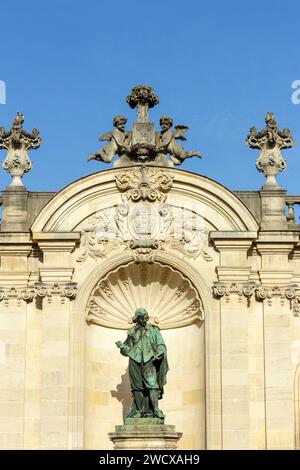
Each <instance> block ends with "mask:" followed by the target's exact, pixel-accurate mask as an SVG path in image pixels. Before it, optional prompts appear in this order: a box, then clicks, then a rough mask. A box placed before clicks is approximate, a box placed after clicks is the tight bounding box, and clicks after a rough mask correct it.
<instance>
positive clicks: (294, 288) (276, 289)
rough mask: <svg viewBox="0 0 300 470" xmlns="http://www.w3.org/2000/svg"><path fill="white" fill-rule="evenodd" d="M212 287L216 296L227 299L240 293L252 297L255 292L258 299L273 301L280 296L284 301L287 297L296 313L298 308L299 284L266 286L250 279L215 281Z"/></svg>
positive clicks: (241, 295)
mask: <svg viewBox="0 0 300 470" xmlns="http://www.w3.org/2000/svg"><path fill="white" fill-rule="evenodd" d="M212 289H213V294H214V296H215V297H216V298H220V297H223V296H225V297H227V299H229V297H230V296H231V295H238V296H239V297H240V298H242V297H243V296H245V297H247V298H248V299H250V298H251V297H252V296H253V294H255V299H256V300H258V301H264V300H268V301H269V302H271V300H272V298H273V297H279V298H280V299H281V302H284V300H285V299H287V300H289V301H290V303H291V307H292V310H293V312H294V313H295V312H296V311H297V308H298V305H297V298H298V294H297V292H298V290H299V287H298V285H297V284H290V285H289V286H286V287H280V286H264V285H262V284H259V283H258V282H254V281H248V282H245V283H242V284H237V283H227V282H221V281H216V282H214V283H213V286H212Z"/></svg>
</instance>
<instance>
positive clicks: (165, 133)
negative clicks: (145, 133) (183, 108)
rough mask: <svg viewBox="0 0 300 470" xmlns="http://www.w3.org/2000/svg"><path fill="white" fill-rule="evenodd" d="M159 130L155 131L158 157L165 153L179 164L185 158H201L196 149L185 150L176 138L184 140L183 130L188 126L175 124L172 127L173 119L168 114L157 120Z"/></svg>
mask: <svg viewBox="0 0 300 470" xmlns="http://www.w3.org/2000/svg"><path fill="white" fill-rule="evenodd" d="M159 123H160V126H161V132H157V133H156V152H157V155H158V158H162V157H163V156H166V155H167V154H169V155H170V159H171V160H172V162H173V163H174V164H175V165H180V164H181V163H182V162H183V161H184V160H185V159H186V158H190V157H199V158H201V154H200V152H198V150H192V151H186V150H184V148H183V147H182V145H181V144H180V143H179V142H177V140H183V141H185V140H186V138H185V137H184V135H183V134H184V132H186V131H187V130H188V129H189V128H188V127H187V126H183V125H177V126H175V130H174V129H172V126H173V119H171V118H170V117H169V116H162V117H161V118H160V120H159Z"/></svg>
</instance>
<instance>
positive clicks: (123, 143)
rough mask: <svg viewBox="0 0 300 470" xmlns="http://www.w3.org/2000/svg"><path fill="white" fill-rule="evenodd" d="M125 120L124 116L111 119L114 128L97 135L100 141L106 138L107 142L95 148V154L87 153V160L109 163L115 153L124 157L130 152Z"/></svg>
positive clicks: (128, 133)
mask: <svg viewBox="0 0 300 470" xmlns="http://www.w3.org/2000/svg"><path fill="white" fill-rule="evenodd" d="M126 122H127V119H126V117H125V116H115V118H114V120H113V125H114V126H115V129H114V130H113V131H110V132H106V133H105V134H102V135H101V136H100V137H99V140H100V142H103V141H105V140H107V141H108V144H106V145H105V146H104V147H103V148H102V149H100V150H97V152H96V153H95V154H93V153H91V154H89V156H88V161H89V160H100V161H102V162H105V163H110V162H111V161H112V160H113V158H114V156H115V155H119V157H125V156H127V155H128V154H129V153H130V148H131V132H127V131H125V125H126Z"/></svg>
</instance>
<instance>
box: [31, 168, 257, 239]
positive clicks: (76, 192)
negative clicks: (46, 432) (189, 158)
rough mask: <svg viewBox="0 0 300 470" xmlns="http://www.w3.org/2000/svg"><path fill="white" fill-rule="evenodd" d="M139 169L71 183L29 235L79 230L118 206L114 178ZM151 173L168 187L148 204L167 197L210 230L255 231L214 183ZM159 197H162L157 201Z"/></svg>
mask: <svg viewBox="0 0 300 470" xmlns="http://www.w3.org/2000/svg"><path fill="white" fill-rule="evenodd" d="M138 170H139V168H138V169H137V168H135V167H129V168H128V169H127V170H124V169H110V170H105V171H101V172H98V173H94V174H91V175H89V176H86V177H84V178H81V179H79V180H77V181H74V182H73V183H71V184H69V185H68V186H66V187H65V188H63V189H62V190H61V191H59V192H58V193H57V194H56V195H55V196H54V197H53V198H52V199H51V200H50V201H49V202H48V203H47V204H46V206H45V207H44V208H43V209H42V210H41V211H40V213H39V214H38V216H37V217H36V219H35V220H34V222H33V224H32V226H31V230H32V232H72V231H81V229H82V226H83V225H84V224H85V223H86V222H87V221H88V220H89V218H90V217H92V216H93V215H95V214H97V213H98V212H99V211H101V210H102V209H103V208H105V207H114V206H118V205H120V203H121V202H122V200H123V199H124V192H123V191H120V187H119V188H118V186H117V184H116V178H117V179H118V178H119V179H120V178H121V177H122V175H123V174H124V171H125V172H130V171H131V172H133V171H138ZM151 171H153V172H160V173H159V175H160V178H161V175H162V174H164V175H167V177H168V178H169V180H171V184H170V185H169V186H170V187H168V188H167V190H166V191H165V192H164V190H163V189H162V191H160V190H159V188H158V189H157V188H156V189H155V188H154V189H155V190H156V191H157V194H156V195H155V192H154V193H151V194H152V196H151V194H150V195H149V198H148V199H149V200H150V201H154V202H155V203H157V204H162V203H163V202H164V200H165V199H166V197H167V199H166V202H167V203H168V204H171V205H172V206H174V207H183V208H186V209H187V210H190V211H191V212H196V213H199V212H200V213H201V217H202V218H203V220H205V223H206V226H207V227H208V228H209V229H210V230H222V231H223V230H231V231H256V230H258V225H257V222H256V220H255V218H254V216H253V215H252V214H251V213H250V211H249V210H248V208H247V207H246V206H245V205H244V204H243V202H242V201H241V200H240V199H239V198H238V197H237V196H236V195H235V194H234V193H232V192H231V191H229V190H228V189H227V188H225V187H224V186H222V185H221V184H219V183H217V182H216V181H213V180H211V179H209V178H207V177H205V176H201V175H197V174H195V173H191V172H187V171H183V170H179V169H171V168H170V169H161V168H155V169H152V170H151ZM166 193H167V194H166ZM161 194H163V196H164V197H162V198H160V197H159V195H161ZM122 196H123V197H122ZM127 196H128V194H127ZM131 196H132V195H131ZM150 196H151V197H152V200H151V199H150ZM165 196H166V197H165ZM142 197H143V195H142V196H141V198H142ZM132 199H133V197H132ZM148 202H149V201H148Z"/></svg>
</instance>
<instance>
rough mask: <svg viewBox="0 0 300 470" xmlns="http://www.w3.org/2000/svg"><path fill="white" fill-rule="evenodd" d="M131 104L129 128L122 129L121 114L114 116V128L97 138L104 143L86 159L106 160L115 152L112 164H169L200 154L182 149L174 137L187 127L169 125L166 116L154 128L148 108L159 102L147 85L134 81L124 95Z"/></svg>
mask: <svg viewBox="0 0 300 470" xmlns="http://www.w3.org/2000/svg"><path fill="white" fill-rule="evenodd" d="M126 101H127V103H128V104H129V106H130V107H131V108H137V122H134V123H133V126H132V130H131V131H126V130H125V125H126V123H127V118H126V117H125V116H115V118H114V120H113V125H114V127H115V129H114V130H113V131H110V132H106V133H105V134H102V135H101V136H100V137H99V140H100V141H101V142H102V141H108V143H107V144H106V145H105V146H104V147H103V148H101V149H99V150H98V151H97V152H96V153H95V154H90V155H89V157H88V161H89V160H100V161H102V162H105V163H110V162H112V160H113V159H114V157H115V155H118V156H119V157H120V158H119V159H118V160H116V161H115V163H114V166H115V167H122V166H131V165H157V166H165V167H173V166H174V165H181V163H182V162H183V161H184V160H185V159H186V158H190V157H194V156H196V157H199V158H200V157H201V155H200V152H198V151H185V150H184V148H183V147H182V145H181V144H179V143H178V140H181V141H186V138H185V136H184V135H183V134H184V133H185V132H186V131H187V130H188V129H189V128H188V127H187V126H184V125H176V126H174V129H173V128H172V126H173V120H172V119H171V118H170V117H169V116H162V117H161V119H160V125H161V131H160V132H156V131H155V125H154V123H152V122H149V117H148V111H149V109H150V108H152V107H153V106H156V105H157V104H158V103H159V98H158V96H156V95H155V93H154V91H153V89H152V88H151V87H150V86H148V85H137V86H135V87H133V89H132V91H131V93H130V94H129V95H128V96H127V98H126Z"/></svg>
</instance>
